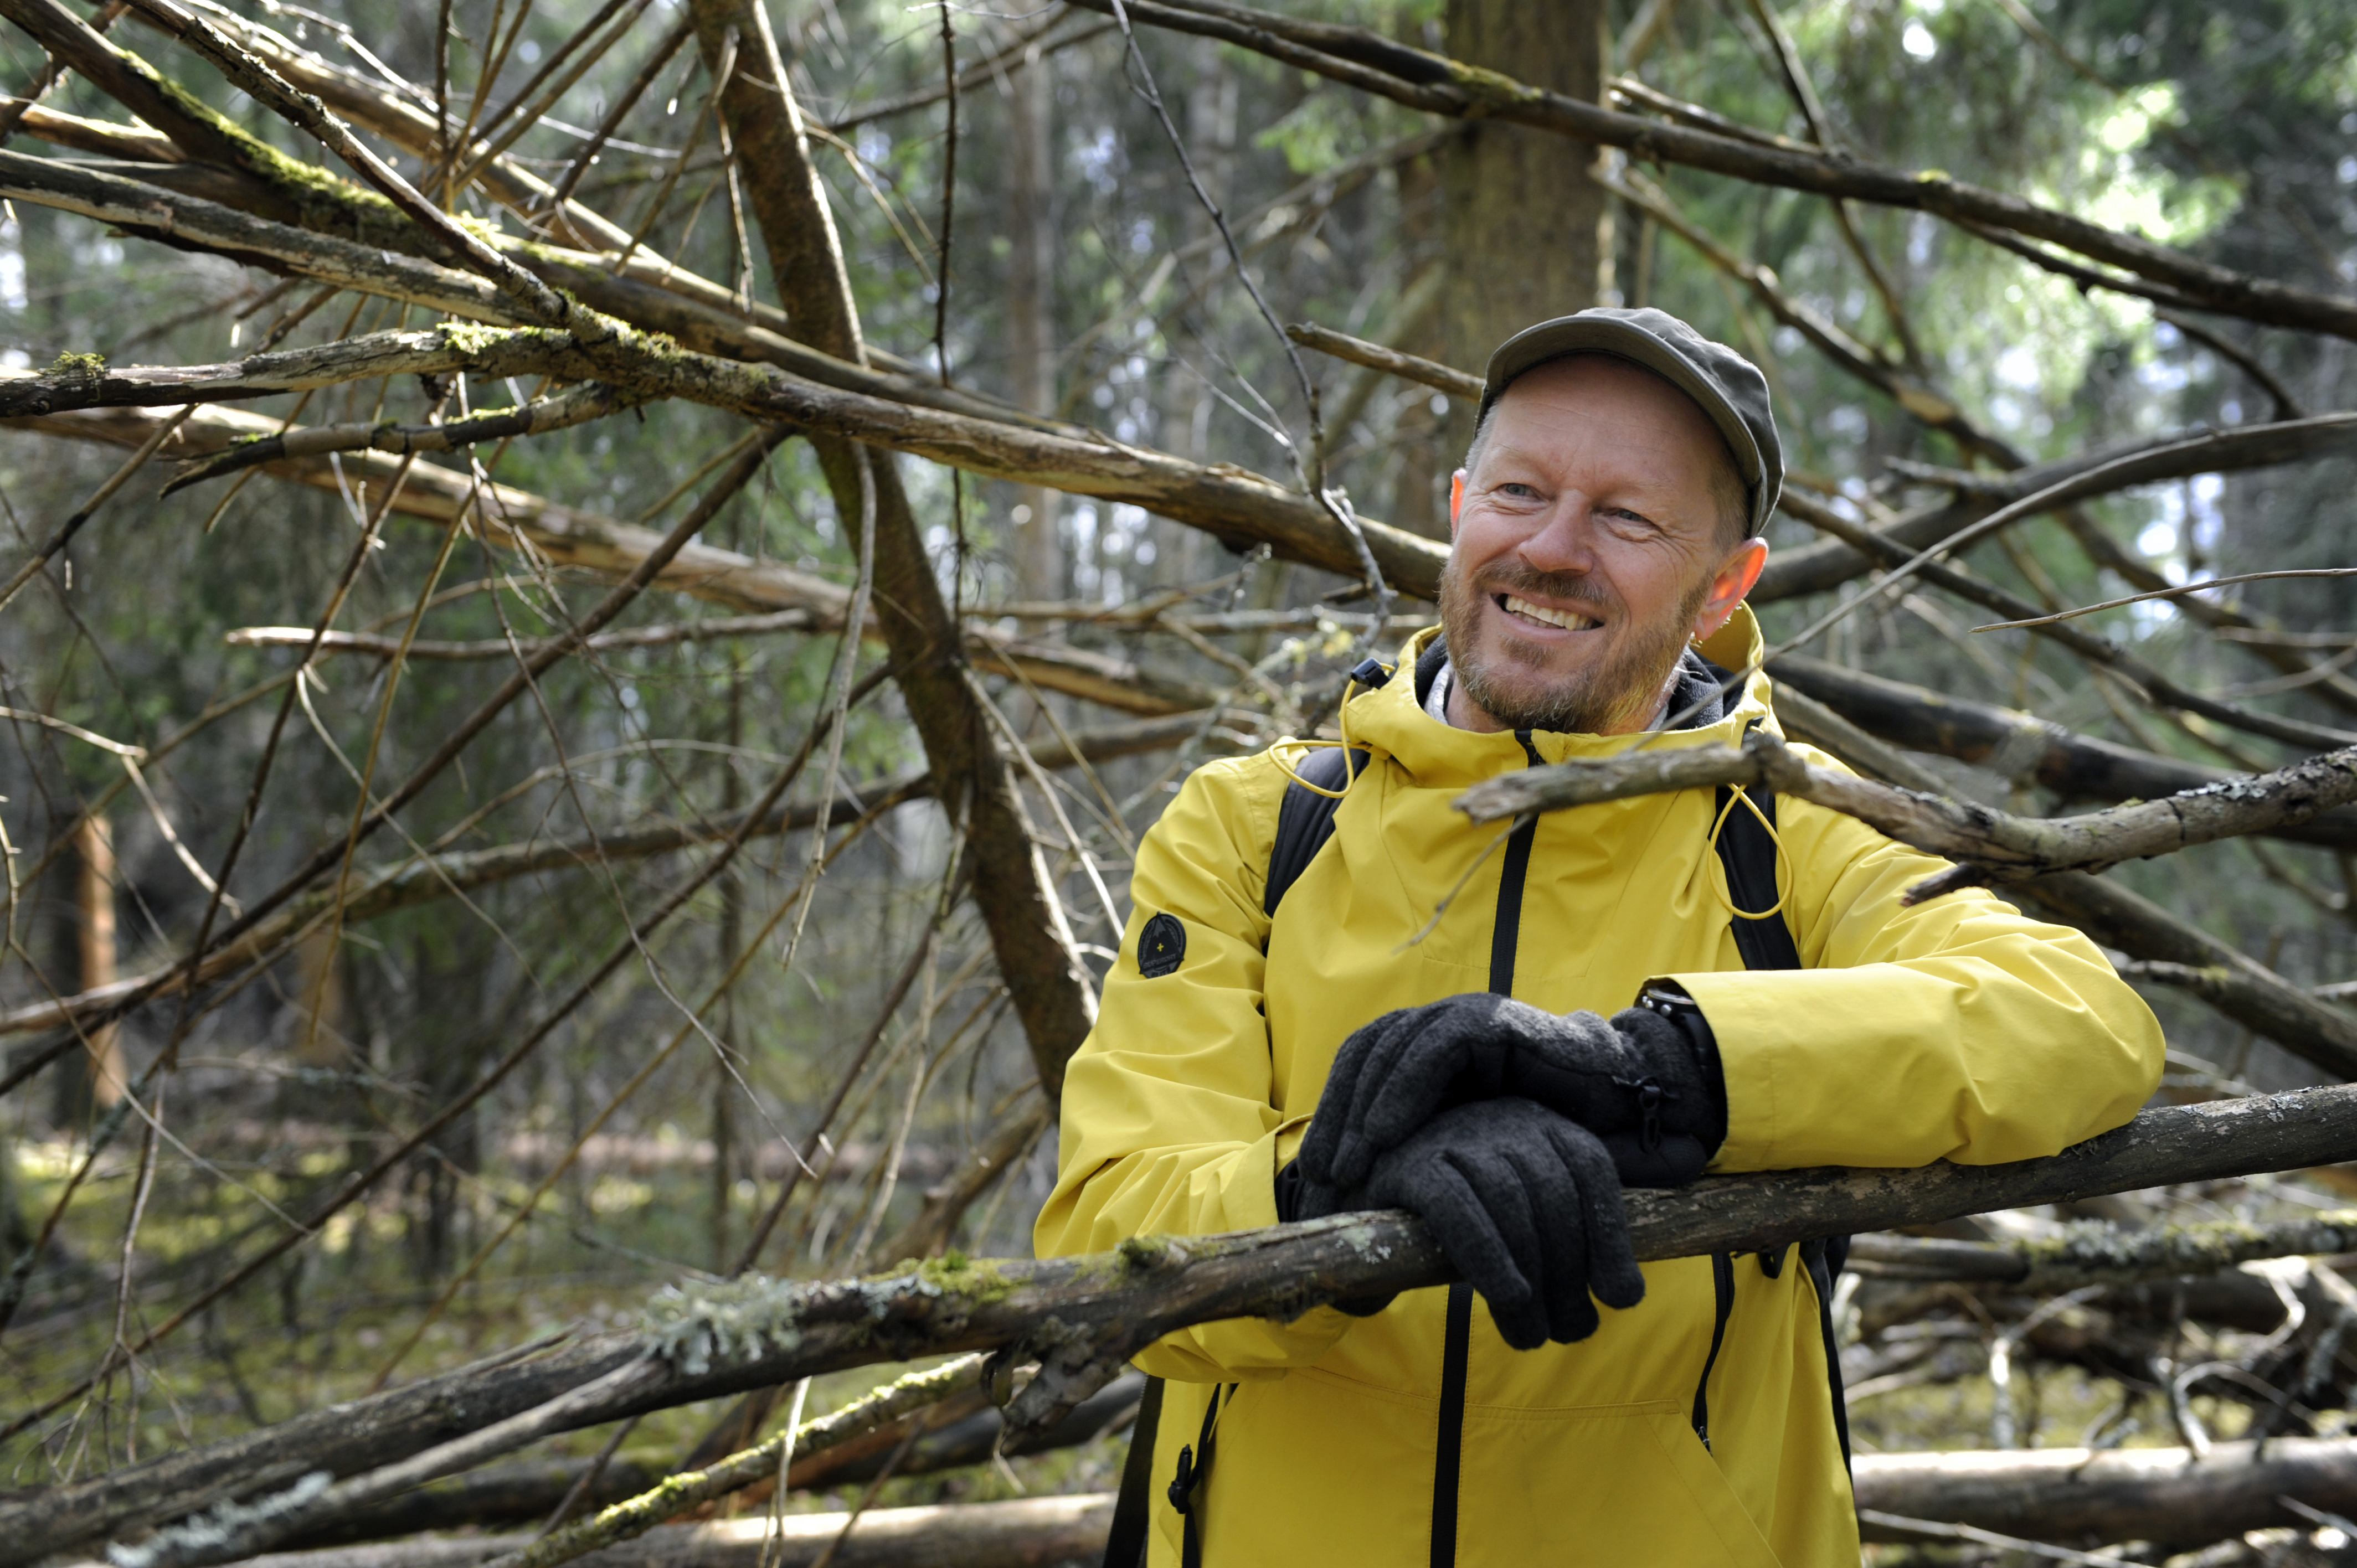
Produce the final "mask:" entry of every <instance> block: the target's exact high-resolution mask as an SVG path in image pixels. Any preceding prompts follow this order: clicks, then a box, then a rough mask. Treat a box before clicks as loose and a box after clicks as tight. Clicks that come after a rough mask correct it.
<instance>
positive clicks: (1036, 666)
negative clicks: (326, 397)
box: [9, 405, 1209, 714]
mask: <svg viewBox="0 0 2357 1568" xmlns="http://www.w3.org/2000/svg"><path fill="white" fill-rule="evenodd" d="M164 417H165V416H159V415H157V414H155V413H149V412H147V411H145V410H144V409H136V408H119V407H118V408H84V409H80V410H76V411H74V412H71V413H53V414H48V415H42V416H39V417H38V418H19V419H16V420H12V421H10V422H9V423H10V424H11V425H13V426H14V427H15V428H16V429H20V430H29V431H33V432H36V433H38V434H41V435H58V436H64V437H67V438H70V439H75V440H96V441H103V442H107V443H109V444H111V445H116V446H123V445H137V444H140V443H141V442H142V441H144V440H145V438H147V437H151V436H152V435H154V434H155V432H156V430H157V429H158V428H160V426H161V424H162V420H163V418H164ZM300 428H301V427H298V430H297V432H296V433H293V434H299V431H300ZM277 434H278V422H277V421H276V420H273V419H267V418H264V417H262V416H260V415H256V414H251V413H244V412H242V411H240V410H237V409H231V408H221V407H215V406H212V405H199V406H198V407H197V408H196V409H195V410H194V412H193V415H192V417H190V418H189V419H188V422H187V424H184V425H183V426H181V428H180V430H179V431H178V432H177V433H175V437H174V444H173V445H171V446H167V447H165V448H164V451H165V453H166V454H167V456H181V457H185V456H187V453H188V449H190V448H193V449H195V450H197V451H202V452H218V451H222V450H228V449H234V448H235V447H237V446H240V445H241V444H254V443H260V442H264V441H267V440H268V439H270V438H271V437H272V436H274V435H277ZM297 446H298V448H299V446H300V444H299V443H297ZM340 461H341V464H342V468H343V474H344V478H341V479H339V478H338V476H337V472H336V469H335V467H333V466H332V465H331V464H330V462H329V459H328V456H326V455H325V454H321V453H311V454H309V455H307V456H304V455H290V454H288V453H285V452H284V451H282V452H281V455H280V456H276V457H271V458H266V459H264V463H263V467H264V471H266V472H268V473H270V474H273V475H274V476H276V477H278V478H285V479H291V480H293V481H295V482H296V483H298V484H305V485H309V486H311V487H313V488H314V489H323V490H335V489H338V488H339V485H341V484H346V483H350V482H352V481H353V480H364V481H366V482H369V483H371V484H376V483H379V482H382V483H384V484H385V485H386V486H387V488H389V489H392V490H393V508H394V510H397V511H400V512H402V513H404V515H408V516H413V517H419V518H427V519H432V520H434V521H448V520H449V519H450V518H451V517H453V516H454V515H457V514H458V513H459V512H461V511H464V512H466V513H467V514H468V517H469V519H470V520H471V521H473V522H474V523H475V525H476V526H477V527H479V529H480V530H481V532H482V533H483V535H484V537H486V538H487V539H489V540H490V542H492V543H494V544H498V545H501V546H503V547H506V548H510V549H514V548H519V547H521V546H522V545H523V544H529V545H530V547H531V549H532V550H533V552H534V553H537V554H539V555H541V556H542V557H544V558H545V559H546V560H548V561H550V562H551V563H553V564H558V565H565V566H573V567H577V568H580V569H582V570H585V571H587V572H591V573H594V574H596V575H598V576H601V577H607V578H618V577H622V576H627V575H629V574H630V572H631V571H633V570H635V569H636V568H637V566H638V564H639V563H640V561H642V560H644V559H645V558H646V556H647V554H648V553H650V552H651V551H652V550H653V549H654V547H655V546H656V545H657V544H659V543H661V542H662V535H661V534H659V533H656V532H654V531H653V530H651V529H648V528H642V527H640V526H639V525H638V524H636V523H630V522H623V521H619V519H615V518H609V517H602V516H599V515H597V513H594V512H587V511H582V510H577V509H576V508H572V507H567V506H564V505H561V504H559V503H557V502H555V501H552V500H548V499H545V498H544V497H541V496H536V495H533V494H532V493H531V492H529V491H526V490H521V489H515V488H514V487H512V486H509V485H502V484H498V483H496V482H483V483H480V484H479V483H478V482H477V481H476V480H475V479H474V478H471V477H470V476H468V475H467V474H465V473H462V472H460V471H458V470H457V469H455V468H445V467H437V466H436V465H434V464H431V463H424V462H418V461H414V460H413V461H411V462H409V463H408V465H407V467H406V470H405V472H404V469H403V466H402V464H401V462H400V461H398V460H396V459H394V458H392V457H390V456H379V455H377V454H375V453H373V452H369V451H365V450H361V451H354V452H351V453H349V454H347V455H345V456H342V457H341V458H340ZM396 475H399V476H400V478H401V482H400V483H399V484H398V485H397V486H396V485H393V479H394V478H395V476H396ZM655 580H656V582H657V583H658V584H659V585H662V586H663V587H666V588H669V589H671V590H673V591H674V592H678V593H683V594H686V595H689V596H692V597H695V598H701V599H705V600H707V601H710V602H713V603H717V604H722V605H726V606H728V607H732V608H739V609H753V610H763V611H772V612H775V613H776V614H778V615H780V616H784V617H797V616H799V617H801V618H803V619H804V620H806V622H807V624H808V626H809V628H810V629H812V630H814V631H823V630H830V629H834V628H839V627H841V626H842V624H843V617H844V615H845V613H846V606H847V603H848V600H849V597H850V593H849V590H848V589H845V588H844V587H842V586H841V585H837V584H835V583H832V582H830V581H828V580H827V579H825V578H823V577H817V576H813V575H810V574H808V573H804V572H797V571H795V570H794V569H793V568H791V567H790V566H785V565H781V564H778V563H777V562H774V561H756V560H755V559H753V558H752V557H751V556H748V555H742V554H739V553H737V552H735V551H731V550H724V549H720V548H718V547H716V546H714V545H710V544H705V543H701V542H695V543H690V544H688V545H686V546H684V547H683V548H682V549H681V550H680V551H679V553H677V554H676V555H675V556H673V558H672V559H671V560H670V561H669V562H668V563H666V564H664V566H663V567H662V571H661V572H660V573H659V574H658V575H657V576H656V579H655ZM785 625H786V623H785V622H783V621H780V622H778V623H776V624H775V625H772V626H770V628H769V629H784V628H785ZM282 629H284V628H252V632H253V635H252V637H251V638H250V639H249V640H251V641H253V643H254V644H256V645H257V646H279V645H288V646H296V647H305V646H308V645H309V643H310V639H311V628H307V627H306V628H301V629H300V630H299V632H298V633H297V634H296V636H295V638H294V639H293V640H292V642H291V643H287V642H286V639H283V638H280V637H278V636H275V635H274V633H275V632H277V631H279V630H282ZM235 635H236V634H234V633H233V634H232V637H233V638H234V637H235ZM631 636H632V634H631V633H630V632H618V633H612V634H600V635H599V636H598V637H593V638H591V639H587V643H586V644H585V646H587V647H590V648H597V647H613V648H627V647H631V646H636V644H634V643H632V642H631V641H630V638H631ZM321 646H322V649H323V650H325V651H330V652H332V651H335V650H338V649H346V648H348V649H350V650H351V651H355V652H371V651H375V650H377V649H378V648H380V647H382V648H384V649H386V650H390V649H392V648H393V647H397V646H398V639H374V640H372V639H370V638H369V636H368V635H367V634H365V633H356V632H330V633H328V634H327V636H326V638H325V639H323V641H322V644H321ZM549 646H551V644H550V643H549V642H548V640H547V639H537V640H534V641H531V642H526V643H524V644H522V652H523V654H524V656H525V657H526V658H530V657H533V655H534V654H535V653H537V652H539V651H541V650H544V649H546V648H548V647H549ZM970 647H971V648H972V650H973V656H974V660H975V662H976V663H977V664H979V665H981V666H982V667H984V668H985V669H990V670H994V671H999V672H1002V673H1004V672H1008V671H1012V670H1014V669H1016V668H1017V667H1019V668H1020V669H1021V671H1022V672H1023V675H1024V677H1025V678H1026V679H1028V680H1029V681H1030V682H1032V683H1033V684H1034V685H1037V686H1039V687H1041V688H1043V689H1045V690H1049V691H1055V692H1060V693H1064V694H1066V695H1068V696H1075V697H1080V698H1083V699H1085V700H1087V701H1090V702H1095V703H1103V704H1105V705H1107V706H1111V707H1114V708H1117V709H1120V710H1122V711H1124V712H1127V713H1133V714H1170V713H1175V712H1180V711H1184V710H1187V709H1191V708H1200V707H1203V706H1206V705H1207V704H1208V702H1209V693H1207V691H1206V690H1205V689H1204V688H1202V687H1200V686H1199V685H1196V684H1195V683H1193V682H1183V681H1174V680H1170V679H1168V678H1166V677H1161V676H1157V675H1154V674H1151V673H1150V672H1148V671H1145V670H1143V669H1141V668H1139V667H1138V666H1137V665H1135V664H1133V663H1130V662H1127V661H1125V660H1119V659H1115V658H1113V657H1111V656H1109V655H1106V654H1103V653H1095V652H1091V651H1089V650H1082V649H1074V648H1068V647H1060V646H1054V645H1038V644H1031V643H1021V644H1017V645H1016V646H1014V647H1012V648H1006V649H1001V648H999V647H997V646H996V645H994V644H993V643H991V642H990V641H989V640H988V639H981V638H975V639H971V640H970ZM436 648H441V649H446V650H447V652H445V653H444V654H442V655H440V656H442V657H448V658H454V659H455V658H473V657H496V658H500V659H513V658H514V657H515V654H516V650H515V649H513V648H511V647H510V646H509V645H508V644H507V643H506V642H504V641H500V642H489V641H486V642H481V643H471V644H457V645H455V646H453V645H447V644H434V643H430V642H427V643H413V644H411V649H410V652H411V657H413V658H421V657H436V654H435V653H434V652H433V650H435V649H436ZM421 649H424V650H427V651H425V652H424V653H421V652H420V651H419V650H421Z"/></svg>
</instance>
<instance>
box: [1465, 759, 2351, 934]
mask: <svg viewBox="0 0 2357 1568" xmlns="http://www.w3.org/2000/svg"><path fill="white" fill-rule="evenodd" d="M1760 783H1764V784H1767V785H1769V786H1770V787H1771V788H1773V789H1775V790H1776V791H1777V793H1779V794H1781V795H1788V796H1794V797H1798V798H1799V799H1801V800H1811V801H1814V802H1815V803H1816V804H1818V805H1821V806H1826V807H1829V808H1831V809H1832V810H1834V811H1841V812H1844V813H1846V815H1849V816H1853V817H1856V818H1857V819H1858V820H1859V821H1861V822H1866V823H1867V824H1868V825H1869V826H1871V827H1874V828H1876V829H1878V831H1880V832H1884V833H1886V834H1888V835H1889V836H1890V837H1892V838H1895V839H1897V840H1899V841H1900V843H1908V844H1912V845H1913V846H1914V847H1916V848H1917V849H1920V850H1923V851H1925V852H1926V853H1928V854H1940V855H1945V856H1948V857H1949V858H1951V859H1953V860H1958V861H1963V862H1966V863H1968V864H1969V865H1970V867H1971V869H1972V870H1973V871H1974V872H1975V873H1976V874H1979V875H1983V876H1986V877H2001V878H2004V879H2006V880H2019V879H2021V878H2025V877H2030V876H2038V875H2045V874H2047V873H2049V872H2055V871H2065V870H2073V869H2077V868H2080V867H2095V868H2097V869H2100V868H2102V867H2104V866H2108V865H2118V864H2119V863H2120V862H2121V861H2124V860H2143V859H2148V858H2150V857H2151V856H2154V855H2158V854H2171V853H2173V852H2174V851H2177V850H2180V849H2183V848H2186V847H2187V846H2189V845H2191V844H2197V843H2211V842H2212V841H2214V840H2217V839H2222V838H2231V837H2233V836H2235V835H2237V834H2240V833H2248V832H2262V831H2264V830H2265V829H2266V828H2270V827H2275V826H2277V825H2280V824H2284V823H2290V822H2306V821H2308V820H2309V818H2311V817H2313V816H2315V815H2316V814H2317V813H2318V812H2319V811H2327V810H2329V809H2330V808H2332V807H2334V806H2340V805H2343V804H2346V803H2348V802H2350V801H2352V800H2357V746H2347V747H2344V748H2342V749H2341V750H2340V751H2335V752H2329V753H2327V754H2325V755H2323V756H2321V757H2309V758H2306V759H2305V760H2303V761H2300V762H2296V763H2294V764H2292V765H2291V766H2290V767H2288V768H2277V769H2276V771H2275V772H2273V773H2267V774H2262V775H2261V776H2259V777H2258V778H2255V779H2238V780H2234V781H2232V782H2226V783H2218V784H2206V785H2203V786H2201V788H2199V789H2190V790H2187V791H2184V792H2182V793H2180V794H2176V795H2172V796H2169V798H2168V799H2167V800H2148V801H2145V802H2142V803H2140V804H2137V805H2132V806H2115V807H2113V808H2111V809H2110V810H2108V811H2093V812H2089V813H2087V814H2085V815H2083V816H2076V817H2018V816H2015V815H2013V814H2012V813H2011V812H2009V811H1996V810H1994V809H1992V808H1990V807H1987V806H1983V805H1980V804H1979V803H1977V802H1974V801H1964V802H1959V801H1956V800H1950V799H1947V798H1944V797H1941V796H1932V795H1921V794H1917V793H1916V792H1914V791H1913V790H1908V789H1892V788H1891V787H1890V786H1889V785H1887V784H1877V783H1875V782H1873V781H1872V780H1870V779H1860V778H1857V777H1856V776H1855V775H1852V774H1847V773H1836V772H1835V771H1833V770H1831V769H1829V768H1818V767H1816V766H1814V765H1813V764H1812V763H1809V762H1807V761H1805V760H1803V758H1802V757H1799V756H1798V755H1797V754H1795V753H1793V752H1792V751H1791V750H1790V749H1788V748H1787V747H1786V746H1785V745H1784V743H1783V742H1782V741H1781V740H1779V739H1777V738H1776V737H1775V736H1772V735H1770V734H1769V733H1768V732H1767V731H1765V730H1754V731H1752V732H1751V733H1750V734H1749V736H1746V737H1745V738H1744V743H1743V748H1742V749H1741V750H1739V751H1738V750H1736V749H1735V748H1733V747H1731V746H1680V747H1676V748H1674V749H1668V750H1645V751H1631V752H1627V753H1624V754H1622V755H1621V756H1619V757H1607V758H1603V759H1600V760H1598V761H1593V762H1588V761H1580V762H1559V763H1555V764H1554V765H1553V766H1551V767H1547V768H1528V769H1526V770H1524V771H1523V772H1520V773H1511V774H1503V775H1501V776H1500V777H1498V778H1496V779H1490V780H1487V781H1486V782H1483V783H1480V784H1477V785H1475V786H1474V787H1473V788H1472V789H1468V790H1467V791H1465V793H1464V794H1463V795H1461V796H1459V797H1458V800H1457V808H1458V810H1459V811H1463V812H1464V813H1465V814H1466V815H1467V816H1469V817H1470V818H1472V819H1473V820H1474V821H1475V822H1497V821H1500V820H1501V819H1504V818H1509V817H1517V816H1521V815H1522V814H1523V813H1524V812H1526V811H1567V810H1570V809H1572V808H1575V807H1578V806H1585V805H1591V804H1594V803H1596V802H1597V801H1600V800H1624V799H1626V798H1628V797H1630V796H1632V795H1652V794H1658V793H1661V792H1663V791H1665V790H1673V789H1706V788H1711V787H1715V786H1721V785H1730V784H1731V785H1738V786H1739V785H1748V784H1760ZM1942 881H1943V884H1944V886H1942V887H1941V888H1940V889H1939V891H1946V890H1947V888H1948V887H1950V886H1967V885H1968V884H1967V883H1965V882H1964V881H1963V880H1961V879H1956V878H1943V879H1942ZM1929 886H1930V885H1929V884H1926V885H1924V886H1921V887H1917V888H1910V890H1909V894H1908V901H1909V902H1910V903H1912V902H1915V901H1917V899H1918V898H1921V897H1934V896H1936V895H1935V894H1934V893H1932V892H1930V891H1926V888H1928V887H1929Z"/></svg>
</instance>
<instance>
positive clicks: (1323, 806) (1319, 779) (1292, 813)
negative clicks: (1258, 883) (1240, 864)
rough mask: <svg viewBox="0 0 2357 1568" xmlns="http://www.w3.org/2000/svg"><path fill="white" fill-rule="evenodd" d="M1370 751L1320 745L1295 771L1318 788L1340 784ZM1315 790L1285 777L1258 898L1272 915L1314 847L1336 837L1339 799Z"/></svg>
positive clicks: (1355, 771)
mask: <svg viewBox="0 0 2357 1568" xmlns="http://www.w3.org/2000/svg"><path fill="white" fill-rule="evenodd" d="M1371 756H1372V753H1370V752H1366V751H1362V750H1361V749H1359V748H1358V747H1356V746H1353V747H1352V748H1351V750H1350V751H1348V752H1345V751H1344V750H1343V749H1342V748H1341V747H1340V746H1318V747H1317V748H1315V749H1314V750H1312V751H1310V752H1309V753H1308V755H1307V756H1305V757H1302V759H1301V762H1300V764H1299V766H1297V767H1296V768H1294V770H1293V771H1294V772H1296V773H1297V774H1298V775H1300V776H1301V778H1303V779H1308V780H1309V782H1310V783H1312V784H1315V785H1317V786H1318V789H1342V788H1344V787H1345V786H1347V785H1348V784H1349V783H1350V782H1351V779H1356V778H1357V777H1358V776H1359V775H1360V773H1361V772H1362V771H1364V769H1365V768H1366V766H1367V761H1368V758H1369V757H1371ZM1346 768H1347V771H1346ZM1318 789H1303V788H1302V787H1301V786H1300V784H1298V783H1297V782H1292V781H1288V782H1287V783H1286V786H1285V799H1284V800H1283V801H1281V802H1280V803H1279V804H1278V806H1277V808H1276V843H1275V844H1274V845H1273V846H1271V848H1270V850H1269V852H1268V891H1267V892H1266V893H1265V894H1263V895H1262V897H1261V901H1260V907H1261V911H1262V912H1263V913H1264V914H1266V915H1268V916H1270V917H1271V918H1274V917H1275V914H1276V907H1277V905H1279V904H1281V903H1283V902H1284V901H1285V894H1286V889H1287V888H1289V887H1291V886H1293V885H1294V884H1295V883H1296V882H1297V881H1299V880H1300V879H1301V874H1302V873H1303V872H1305V871H1307V870H1308V869H1309V863H1310V862H1311V861H1313V860H1315V859H1317V858H1318V851H1319V850H1321V849H1324V848H1325V847H1326V841H1327V840H1328V839H1330V838H1332V837H1333V836H1334V812H1335V811H1336V810H1337V809H1339V808H1340V806H1341V804H1342V802H1341V801H1340V800H1337V799H1336V798H1334V797H1333V796H1331V795H1320V794H1319V793H1318Z"/></svg>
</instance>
